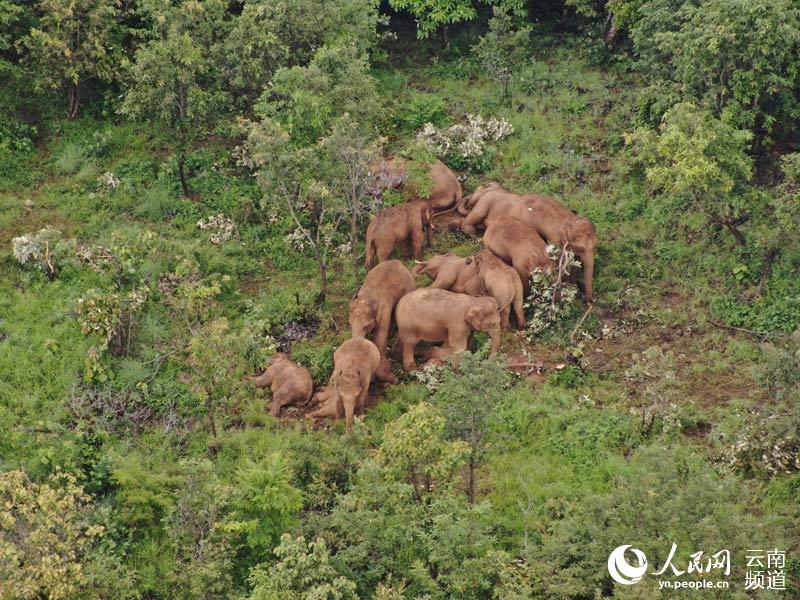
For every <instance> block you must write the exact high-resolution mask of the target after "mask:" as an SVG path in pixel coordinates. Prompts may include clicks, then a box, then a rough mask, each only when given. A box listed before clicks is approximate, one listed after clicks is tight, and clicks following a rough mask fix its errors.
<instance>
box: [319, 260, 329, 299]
mask: <svg viewBox="0 0 800 600" xmlns="http://www.w3.org/2000/svg"><path fill="white" fill-rule="evenodd" d="M317 264H318V265H319V287H320V289H319V294H317V306H322V305H323V304H325V297H326V296H327V295H328V263H327V261H326V260H325V259H323V258H319V259H318V260H317Z"/></svg>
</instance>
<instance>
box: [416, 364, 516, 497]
mask: <svg viewBox="0 0 800 600" xmlns="http://www.w3.org/2000/svg"><path fill="white" fill-rule="evenodd" d="M458 361H459V367H458V371H455V370H454V369H453V368H452V367H448V368H447V369H446V370H445V373H444V377H443V379H442V381H441V383H440V384H439V386H438V389H437V390H436V392H435V393H434V395H433V398H432V402H433V404H434V405H435V406H437V407H438V408H439V410H440V411H441V412H442V414H443V415H444V416H445V419H446V425H445V432H446V435H447V436H448V437H449V438H451V439H457V440H462V441H463V442H465V443H466V444H467V449H468V450H467V454H466V463H467V498H468V499H469V502H470V504H474V503H475V492H476V483H477V480H476V476H477V473H476V471H477V469H478V467H479V466H480V465H481V464H483V462H484V460H485V459H486V455H487V453H488V449H489V445H488V436H489V433H490V427H491V422H492V418H493V416H494V415H495V413H496V412H497V408H498V405H499V403H500V401H501V400H502V398H503V395H504V394H505V388H506V387H508V385H509V384H510V377H509V375H508V372H507V370H506V366H505V364H504V363H503V361H502V360H501V359H498V358H494V357H492V358H489V359H485V358H484V357H483V356H481V355H479V354H471V353H468V352H465V353H461V354H459V356H458Z"/></svg>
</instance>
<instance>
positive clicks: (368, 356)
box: [308, 337, 397, 432]
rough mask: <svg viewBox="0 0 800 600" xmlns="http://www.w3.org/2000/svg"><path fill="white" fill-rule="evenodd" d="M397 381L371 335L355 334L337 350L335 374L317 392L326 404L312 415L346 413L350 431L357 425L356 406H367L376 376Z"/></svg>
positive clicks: (383, 379)
mask: <svg viewBox="0 0 800 600" xmlns="http://www.w3.org/2000/svg"><path fill="white" fill-rule="evenodd" d="M373 379H375V380H378V381H382V382H384V383H392V384H395V383H397V378H396V377H395V376H394V375H393V374H392V370H391V368H390V366H389V361H388V360H386V359H385V358H381V355H380V352H378V348H377V347H376V346H375V344H373V343H372V342H370V341H369V340H367V339H364V338H358V337H357V338H351V339H349V340H347V341H346V342H344V343H343V344H342V345H341V346H339V348H337V350H336V352H334V353H333V374H332V375H331V379H330V381H329V383H328V385H327V386H326V387H325V388H323V390H321V391H320V392H318V393H317V395H316V396H315V397H316V398H317V399H318V400H321V401H322V402H323V406H322V407H321V408H319V409H318V410H316V411H315V412H313V413H311V414H309V415H308V417H309V418H317V417H331V416H335V417H337V418H341V416H344V418H345V423H346V428H347V431H348V432H349V431H351V430H352V429H353V416H354V415H355V412H356V409H358V410H359V412H361V411H363V410H364V406H365V405H366V400H367V393H368V392H369V384H370V383H371V382H372V380H373Z"/></svg>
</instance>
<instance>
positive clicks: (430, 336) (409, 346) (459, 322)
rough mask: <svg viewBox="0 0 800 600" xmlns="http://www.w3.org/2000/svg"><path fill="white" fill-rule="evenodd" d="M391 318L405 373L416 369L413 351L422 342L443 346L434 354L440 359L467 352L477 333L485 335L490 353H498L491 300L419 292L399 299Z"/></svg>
mask: <svg viewBox="0 0 800 600" xmlns="http://www.w3.org/2000/svg"><path fill="white" fill-rule="evenodd" d="M395 316H396V319H397V331H398V341H399V343H400V345H401V346H402V353H403V368H404V369H405V370H406V371H411V370H413V369H414V368H415V367H416V363H415V362H414V349H415V348H416V346H417V344H418V343H419V342H423V341H424V342H433V343H437V344H439V343H443V346H442V347H441V349H440V350H437V351H435V352H434V354H435V356H436V357H437V358H441V357H442V356H446V355H448V354H452V353H454V352H461V351H463V350H467V349H468V348H469V346H470V342H471V341H472V334H473V332H474V331H475V330H478V331H483V332H484V333H488V334H489V337H490V338H491V352H492V353H495V352H497V351H498V350H499V349H500V311H499V310H498V308H497V302H496V301H495V299H494V298H488V297H486V296H481V297H477V298H476V297H473V296H468V295H467V294H458V293H456V292H450V291H447V290H440V289H437V288H421V289H417V290H414V291H413V292H411V293H409V294H406V295H405V296H403V297H402V298H401V299H400V302H398V303H397V308H396V309H395Z"/></svg>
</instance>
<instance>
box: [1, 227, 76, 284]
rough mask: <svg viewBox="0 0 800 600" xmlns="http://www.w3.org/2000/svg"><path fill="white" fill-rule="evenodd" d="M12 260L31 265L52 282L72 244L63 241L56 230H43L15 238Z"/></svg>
mask: <svg viewBox="0 0 800 600" xmlns="http://www.w3.org/2000/svg"><path fill="white" fill-rule="evenodd" d="M11 243H12V246H13V248H14V258H16V259H17V262H19V264H21V265H27V264H30V265H33V266H34V267H35V268H36V269H38V270H40V271H41V272H42V273H44V274H45V276H46V277H47V278H48V279H49V280H50V281H52V280H53V279H55V278H56V275H58V269H59V266H60V264H61V263H62V262H63V261H64V260H66V258H67V253H68V252H69V250H70V249H71V248H72V246H73V244H72V243H71V242H69V241H67V240H64V238H63V236H62V234H61V232H60V231H59V230H58V229H51V228H45V229H41V230H39V231H38V232H37V233H29V234H26V235H21V236H19V237H15V238H14V239H13V240H12V241H11Z"/></svg>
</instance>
